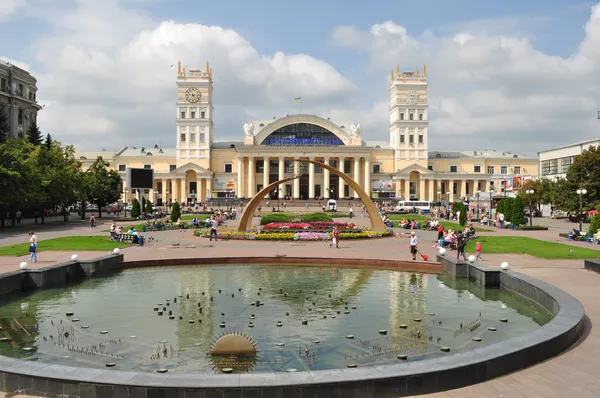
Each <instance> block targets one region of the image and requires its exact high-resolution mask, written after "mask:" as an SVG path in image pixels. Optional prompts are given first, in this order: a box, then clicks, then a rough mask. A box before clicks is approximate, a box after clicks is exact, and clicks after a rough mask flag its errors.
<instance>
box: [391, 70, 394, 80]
mask: <svg viewBox="0 0 600 398" xmlns="http://www.w3.org/2000/svg"><path fill="white" fill-rule="evenodd" d="M390 79H391V80H392V81H394V70H393V69H392V70H391V72H390Z"/></svg>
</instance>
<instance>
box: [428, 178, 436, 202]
mask: <svg viewBox="0 0 600 398" xmlns="http://www.w3.org/2000/svg"><path fill="white" fill-rule="evenodd" d="M427 200H428V201H430V202H435V201H436V198H435V181H434V179H433V178H430V179H429V195H428V198H427Z"/></svg>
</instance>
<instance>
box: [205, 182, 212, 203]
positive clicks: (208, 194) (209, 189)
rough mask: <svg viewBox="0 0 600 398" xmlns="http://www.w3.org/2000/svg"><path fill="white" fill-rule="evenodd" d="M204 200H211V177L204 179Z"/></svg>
mask: <svg viewBox="0 0 600 398" xmlns="http://www.w3.org/2000/svg"><path fill="white" fill-rule="evenodd" d="M206 199H212V176H210V177H208V178H207V179H206Z"/></svg>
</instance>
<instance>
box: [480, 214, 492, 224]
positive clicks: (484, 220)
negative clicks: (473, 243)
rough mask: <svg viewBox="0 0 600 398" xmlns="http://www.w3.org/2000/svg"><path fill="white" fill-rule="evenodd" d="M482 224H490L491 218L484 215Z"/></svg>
mask: <svg viewBox="0 0 600 398" xmlns="http://www.w3.org/2000/svg"><path fill="white" fill-rule="evenodd" d="M481 225H487V226H489V225H490V218H489V217H488V216H483V218H482V219H481Z"/></svg>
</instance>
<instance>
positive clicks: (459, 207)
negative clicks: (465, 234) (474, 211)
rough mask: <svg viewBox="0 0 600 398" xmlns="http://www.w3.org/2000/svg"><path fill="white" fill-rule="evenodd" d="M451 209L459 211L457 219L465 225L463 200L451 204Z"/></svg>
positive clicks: (465, 214) (465, 211) (465, 215)
mask: <svg viewBox="0 0 600 398" xmlns="http://www.w3.org/2000/svg"><path fill="white" fill-rule="evenodd" d="M452 210H453V211H454V212H455V213H456V212H458V211H460V217H459V219H458V220H457V221H458V223H459V224H460V225H462V226H463V227H464V226H465V225H467V211H468V210H467V206H465V204H464V203H463V202H454V204H453V205H452Z"/></svg>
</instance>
